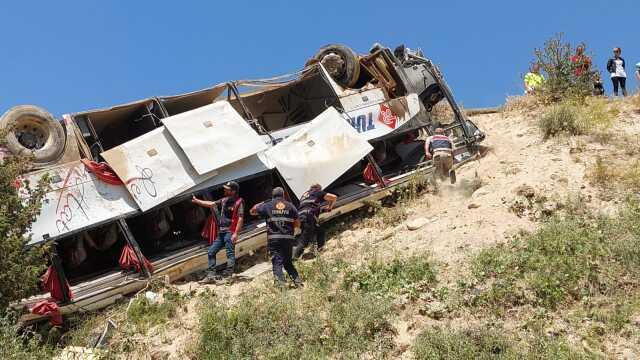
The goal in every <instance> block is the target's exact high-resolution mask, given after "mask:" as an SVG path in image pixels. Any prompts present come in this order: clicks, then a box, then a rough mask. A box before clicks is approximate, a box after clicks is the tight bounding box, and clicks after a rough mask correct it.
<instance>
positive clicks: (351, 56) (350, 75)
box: [314, 44, 360, 87]
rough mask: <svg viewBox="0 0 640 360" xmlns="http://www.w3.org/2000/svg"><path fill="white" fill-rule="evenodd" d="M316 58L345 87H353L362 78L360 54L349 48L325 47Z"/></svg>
mask: <svg viewBox="0 0 640 360" xmlns="http://www.w3.org/2000/svg"><path fill="white" fill-rule="evenodd" d="M314 58H315V59H316V60H318V61H319V62H320V63H322V65H323V66H324V67H325V68H326V69H327V71H328V72H329V74H330V75H331V77H332V78H333V79H334V80H335V81H336V82H337V83H338V84H340V85H342V86H344V87H352V86H353V85H355V84H356V82H357V81H358V78H359V77H360V61H359V58H358V54H356V53H355V51H353V50H352V49H351V48H350V47H348V46H345V45H341V44H329V45H326V46H323V47H322V48H320V50H318V52H317V53H316V55H315V56H314Z"/></svg>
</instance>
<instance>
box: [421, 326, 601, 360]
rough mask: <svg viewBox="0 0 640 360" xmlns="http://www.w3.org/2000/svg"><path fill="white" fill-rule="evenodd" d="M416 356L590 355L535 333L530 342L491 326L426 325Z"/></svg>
mask: <svg viewBox="0 0 640 360" xmlns="http://www.w3.org/2000/svg"><path fill="white" fill-rule="evenodd" d="M412 350H413V353H414V356H415V357H416V359H419V360H421V359H451V360H453V359H474V360H475V359H478V360H483V359H514V360H516V359H518V360H519V359H590V358H595V357H594V356H590V355H588V354H585V353H583V352H578V351H576V350H574V349H572V348H571V347H569V346H568V345H567V344H566V343H564V342H563V341H561V340H558V339H552V338H546V337H544V336H542V335H538V337H537V338H536V339H534V340H533V341H532V342H531V343H529V344H519V343H518V342H517V341H515V340H514V339H513V338H512V337H508V336H506V335H504V334H502V333H498V332H497V331H493V330H479V331H466V332H454V331H451V330H442V329H429V330H426V331H424V332H423V333H421V334H420V335H419V336H418V337H417V338H416V340H415V343H414V346H413V348H412Z"/></svg>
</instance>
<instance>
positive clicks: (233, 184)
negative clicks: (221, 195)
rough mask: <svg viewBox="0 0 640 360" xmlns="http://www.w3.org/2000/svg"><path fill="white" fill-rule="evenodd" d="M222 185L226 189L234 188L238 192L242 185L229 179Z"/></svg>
mask: <svg viewBox="0 0 640 360" xmlns="http://www.w3.org/2000/svg"><path fill="white" fill-rule="evenodd" d="M222 187H223V188H225V189H229V190H233V191H235V192H238V190H239V189H240V185H238V183H237V182H235V181H227V183H226V184H224V185H222Z"/></svg>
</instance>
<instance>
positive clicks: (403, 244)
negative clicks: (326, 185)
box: [140, 111, 640, 359]
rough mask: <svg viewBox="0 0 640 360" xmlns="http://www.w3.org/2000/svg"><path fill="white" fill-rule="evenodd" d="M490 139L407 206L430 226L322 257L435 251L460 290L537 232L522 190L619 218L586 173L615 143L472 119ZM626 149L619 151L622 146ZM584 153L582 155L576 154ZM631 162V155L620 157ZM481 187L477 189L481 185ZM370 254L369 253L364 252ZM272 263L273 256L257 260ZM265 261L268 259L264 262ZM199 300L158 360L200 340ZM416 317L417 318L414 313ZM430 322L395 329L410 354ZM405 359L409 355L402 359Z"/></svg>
mask: <svg viewBox="0 0 640 360" xmlns="http://www.w3.org/2000/svg"><path fill="white" fill-rule="evenodd" d="M473 120H474V122H476V124H477V125H478V126H479V127H480V128H481V129H483V130H484V131H485V132H486V134H487V138H486V141H485V143H484V145H486V146H488V147H490V148H491V150H490V151H489V152H488V154H487V155H486V156H485V157H484V158H482V159H480V160H478V161H475V162H472V163H469V164H466V165H465V166H463V167H462V168H460V169H459V170H458V183H457V184H455V185H451V184H447V183H443V184H441V185H440V187H439V191H438V192H437V193H436V194H427V195H424V196H422V197H421V198H420V199H418V200H416V201H414V202H412V203H411V205H410V206H409V207H408V208H407V211H408V212H409V214H410V216H409V219H408V220H407V221H406V222H405V223H407V222H411V221H413V220H416V219H421V220H422V221H424V219H426V221H427V224H426V225H425V226H423V227H421V228H420V229H418V230H415V231H410V230H408V229H407V227H406V226H405V224H398V226H396V228H395V229H396V230H395V231H394V232H393V235H391V236H387V237H384V238H381V237H380V230H379V229H371V228H363V227H362V226H359V224H357V223H353V224H352V229H351V230H346V231H344V232H342V233H341V234H339V235H337V236H335V237H333V238H332V239H330V241H329V242H328V244H327V249H326V251H325V252H324V253H323V254H322V256H327V257H330V256H344V254H345V253H349V254H351V255H350V256H349V261H352V262H358V261H361V260H363V259H364V258H365V257H370V256H371V252H374V253H377V254H382V255H383V256H384V255H385V254H395V253H402V254H411V253H425V252H427V253H430V254H431V255H432V257H433V259H434V260H435V261H436V262H437V263H438V264H440V267H441V270H440V273H439V280H440V282H441V284H442V285H443V286H446V285H447V284H453V283H454V282H455V281H456V279H457V278H458V277H459V275H460V274H461V273H463V272H464V271H465V270H466V264H467V262H466V261H465V260H467V259H468V256H469V255H471V254H473V253H475V252H477V251H478V250H479V249H481V248H483V247H486V246H490V245H492V244H495V243H497V242H502V241H505V239H507V238H508V237H509V236H510V235H511V234H514V233H515V232H517V231H519V230H522V229H524V230H533V229H535V227H536V225H537V222H536V221H535V214H534V213H533V212H532V213H531V214H529V215H531V216H527V214H525V215H524V216H518V215H517V214H515V213H514V212H513V211H512V210H511V209H510V207H511V205H512V203H513V201H514V199H516V198H517V194H516V193H517V192H518V191H519V190H521V189H522V188H523V186H527V187H528V188H529V189H532V190H533V191H534V192H535V194H543V195H544V196H545V197H546V200H544V201H542V203H541V206H542V207H543V208H550V209H551V211H552V210H553V209H554V207H555V206H557V204H559V203H562V202H563V201H565V199H566V197H567V196H568V195H569V194H577V193H580V194H582V195H583V196H585V197H586V198H587V199H588V204H589V206H590V207H592V208H594V209H599V210H601V211H604V212H612V211H615V209H616V201H615V200H610V201H604V200H601V198H602V197H601V196H598V190H597V189H595V188H593V187H591V186H590V185H589V183H588V182H587V181H586V179H585V173H586V171H587V169H588V168H589V166H590V164H591V163H592V162H593V161H594V158H595V156H596V155H597V154H599V153H601V152H603V151H608V152H610V151H615V148H616V146H618V145H616V142H615V141H613V142H612V143H610V144H607V145H601V144H599V143H597V142H595V141H594V140H592V139H591V138H589V137H574V138H561V139H554V140H548V141H543V140H542V139H541V136H540V133H539V131H538V129H537V128H536V127H535V124H534V120H533V119H532V118H531V117H528V116H527V115H526V114H523V113H498V114H489V115H479V116H475V117H473ZM638 124H640V116H639V115H637V114H636V113H633V112H624V111H623V112H622V113H621V115H620V121H619V123H618V124H617V125H616V127H617V130H619V131H617V132H618V133H622V132H624V133H625V134H626V136H635V135H637V134H638V133H640V126H638ZM618 147H619V146H618ZM577 148H580V149H581V150H580V151H576V149H577ZM619 156H621V157H624V153H622V152H621V153H620V155H619ZM478 184H480V185H481V186H480V187H479V188H477V189H476V187H477V185H478ZM363 249H366V251H362V250H363ZM258 259H259V261H266V260H267V259H266V256H261V257H258ZM260 259H261V260H260ZM270 279H271V274H270V271H267V272H265V273H264V274H262V275H260V276H258V277H257V278H256V279H255V280H253V281H249V282H236V283H233V284H230V285H200V284H198V283H197V282H195V281H192V282H188V281H187V282H183V283H181V284H178V285H177V286H178V288H179V289H180V290H181V291H183V292H196V293H198V292H203V291H207V289H208V291H213V292H215V294H216V296H217V297H219V298H223V297H234V296H238V295H239V294H240V293H241V292H243V291H244V290H246V289H247V288H248V287H251V286H254V285H255V283H257V282H260V281H270ZM196 302H197V297H195V298H194V299H193V300H192V301H191V302H190V303H189V304H187V306H186V308H185V310H183V311H180V312H179V314H178V316H177V317H176V318H175V319H174V320H172V321H171V323H170V324H168V325H166V326H163V327H162V328H158V329H155V330H152V332H151V333H150V334H149V336H147V337H146V340H145V341H146V343H147V345H148V347H147V349H148V352H146V353H145V354H140V355H141V356H143V357H151V355H152V354H154V353H162V354H164V355H167V354H168V356H169V358H175V359H178V358H183V356H184V355H185V351H187V350H188V348H189V346H190V344H193V342H194V340H195V337H196V336H197V327H198V323H197V322H198V318H197V311H196ZM413 314H415V312H413ZM432 321H433V320H432V319H428V318H426V317H425V318H416V317H415V316H412V317H409V316H407V317H401V318H400V319H398V320H397V322H396V323H395V324H394V325H395V326H396V328H397V330H398V335H397V339H396V341H397V343H398V344H399V345H400V348H401V349H406V348H408V346H409V344H411V342H412V341H413V338H414V337H415V336H416V335H417V334H418V333H419V332H420V330H421V327H423V325H425V324H426V323H429V322H432ZM465 321H475V320H474V319H473V317H472V316H471V317H469V318H466V319H465V318H460V319H452V320H450V325H451V326H454V327H455V326H461V325H462V324H461V323H462V322H465ZM638 350H640V349H636V351H638ZM399 355H400V354H399ZM402 355H403V356H408V355H406V354H402Z"/></svg>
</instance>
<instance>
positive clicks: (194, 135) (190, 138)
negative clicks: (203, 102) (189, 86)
mask: <svg viewBox="0 0 640 360" xmlns="http://www.w3.org/2000/svg"><path fill="white" fill-rule="evenodd" d="M162 122H163V123H164V125H165V127H166V128H167V130H168V131H169V133H170V134H171V135H172V136H173V138H174V139H175V140H176V142H177V143H178V145H179V146H180V148H182V150H183V151H184V153H185V154H186V156H187V158H188V159H189V162H190V163H191V165H193V168H194V169H195V170H196V172H197V173H198V174H200V175H202V174H206V173H208V172H210V171H212V170H215V169H218V168H220V167H223V166H225V165H228V164H231V163H233V162H236V161H238V160H241V159H243V158H246V157H248V156H251V155H254V154H256V153H258V152H260V151H262V150H265V149H266V148H267V145H265V144H264V142H263V141H262V139H260V136H259V135H258V134H257V133H256V132H255V131H254V130H253V129H252V128H251V126H249V124H247V122H246V121H244V119H243V118H242V117H241V116H240V114H238V113H237V112H236V110H235V109H234V108H233V107H232V106H231V104H229V102H227V101H218V102H216V103H213V104H210V105H207V106H203V107H200V108H197V109H194V110H191V111H187V112H184V113H181V114H178V115H174V116H171V117H168V118H165V119H163V120H162Z"/></svg>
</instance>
